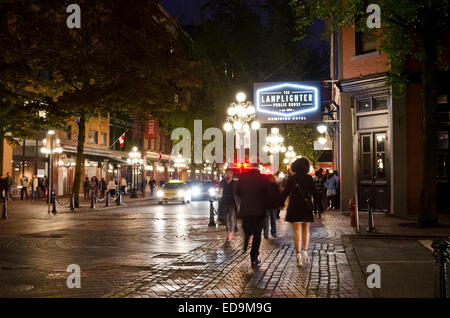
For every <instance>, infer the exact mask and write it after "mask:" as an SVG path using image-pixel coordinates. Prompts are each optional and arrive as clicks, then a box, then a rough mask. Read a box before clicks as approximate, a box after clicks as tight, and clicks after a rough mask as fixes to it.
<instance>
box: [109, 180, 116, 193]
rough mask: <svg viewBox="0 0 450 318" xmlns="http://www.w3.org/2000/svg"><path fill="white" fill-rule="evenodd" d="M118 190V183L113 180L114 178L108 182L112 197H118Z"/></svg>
mask: <svg viewBox="0 0 450 318" xmlns="http://www.w3.org/2000/svg"><path fill="white" fill-rule="evenodd" d="M116 188H117V185H116V183H115V182H114V179H113V178H111V179H109V182H108V191H109V194H110V195H111V196H115V195H116Z"/></svg>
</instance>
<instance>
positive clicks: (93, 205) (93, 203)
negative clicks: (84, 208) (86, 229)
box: [91, 192, 95, 209]
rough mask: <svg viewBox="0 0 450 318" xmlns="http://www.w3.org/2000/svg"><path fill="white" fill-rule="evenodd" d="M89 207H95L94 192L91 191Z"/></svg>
mask: <svg viewBox="0 0 450 318" xmlns="http://www.w3.org/2000/svg"><path fill="white" fill-rule="evenodd" d="M91 209H95V192H92V197H91Z"/></svg>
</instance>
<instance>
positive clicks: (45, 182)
mask: <svg viewBox="0 0 450 318" xmlns="http://www.w3.org/2000/svg"><path fill="white" fill-rule="evenodd" d="M42 185H43V186H44V200H46V199H47V193H48V186H49V183H48V178H47V176H44V180H42Z"/></svg>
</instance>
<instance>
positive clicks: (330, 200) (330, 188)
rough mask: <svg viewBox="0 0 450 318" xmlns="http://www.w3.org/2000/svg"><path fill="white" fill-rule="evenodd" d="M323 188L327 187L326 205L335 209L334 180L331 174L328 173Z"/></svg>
mask: <svg viewBox="0 0 450 318" xmlns="http://www.w3.org/2000/svg"><path fill="white" fill-rule="evenodd" d="M325 188H326V189H327V207H328V208H330V209H335V206H334V205H335V197H336V180H335V179H334V178H333V174H328V177H327V181H325Z"/></svg>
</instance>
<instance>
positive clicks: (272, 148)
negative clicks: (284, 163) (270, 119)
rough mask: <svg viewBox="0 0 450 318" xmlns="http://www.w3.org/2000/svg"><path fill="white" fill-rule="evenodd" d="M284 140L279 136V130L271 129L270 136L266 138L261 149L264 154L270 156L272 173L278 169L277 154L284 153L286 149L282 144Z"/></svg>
mask: <svg viewBox="0 0 450 318" xmlns="http://www.w3.org/2000/svg"><path fill="white" fill-rule="evenodd" d="M283 142H284V138H283V137H282V136H281V135H280V130H279V129H278V128H276V127H273V128H272V129H271V130H270V134H269V135H268V136H267V137H266V145H265V146H264V147H263V150H264V152H267V153H268V154H269V155H270V158H271V161H272V171H273V172H275V170H276V169H278V159H279V153H280V152H281V153H285V152H286V147H285V146H284V144H283Z"/></svg>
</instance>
